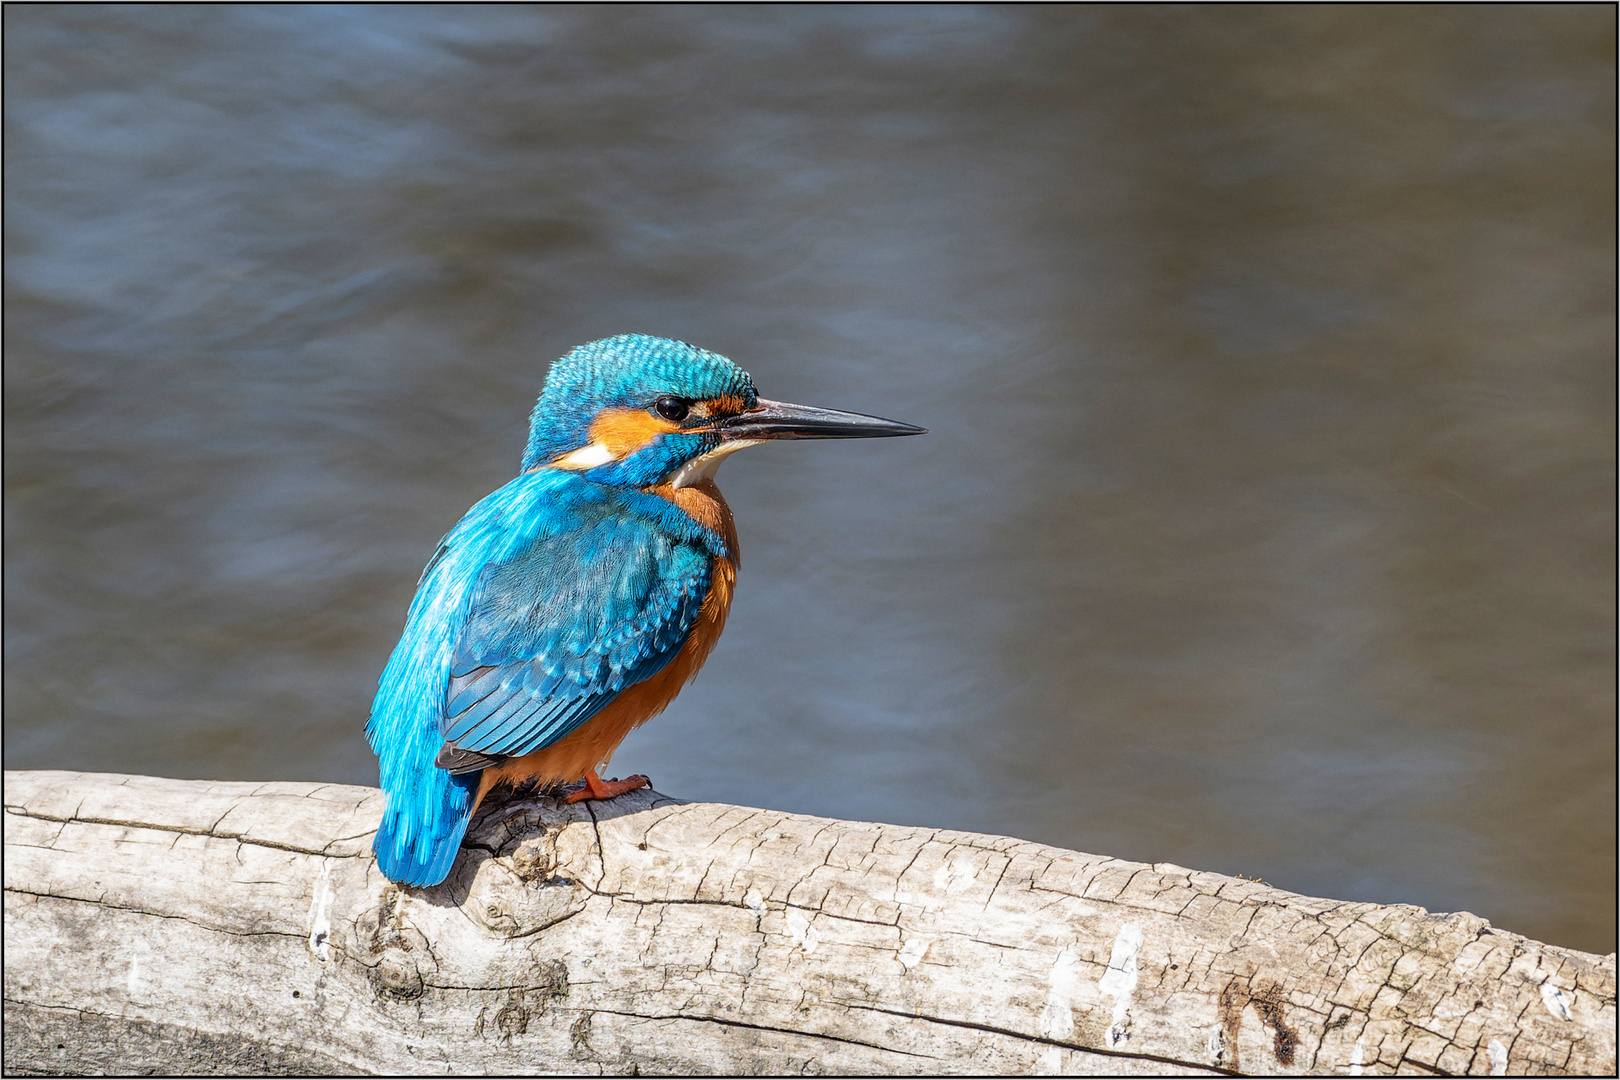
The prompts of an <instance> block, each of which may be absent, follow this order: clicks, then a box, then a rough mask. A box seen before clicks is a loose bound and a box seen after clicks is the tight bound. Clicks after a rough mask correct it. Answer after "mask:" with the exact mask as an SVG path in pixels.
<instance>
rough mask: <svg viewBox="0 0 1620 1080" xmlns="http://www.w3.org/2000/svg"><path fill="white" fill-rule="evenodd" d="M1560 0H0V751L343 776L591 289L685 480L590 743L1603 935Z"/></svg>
mask: <svg viewBox="0 0 1620 1080" xmlns="http://www.w3.org/2000/svg"><path fill="white" fill-rule="evenodd" d="M1614 19H1615V16H1614V11H1613V9H1611V8H1606V7H1596V6H1593V7H1574V8H1555V7H1520V8H1505V7H1489V8H1455V7H1445V8H1439V7H1429V8H1379V7H1371V8H1364V7H1352V8H1271V7H1267V8H1202V9H1200V8H1194V9H1177V10H1164V9H1160V8H1151V9H1136V8H1117V7H1111V8H1101V9H1088V8H1082V9H1055V8H1007V7H993V8H984V9H979V8H966V7H951V8H944V9H918V8H682V7H671V8H654V9H637V8H606V9H596V8H582V9H570V8H541V9H523V8H513V7H499V8H478V7H461V8H431V7H428V8H424V7H409V8H374V7H364V8H284V7H251V6H249V7H241V8H228V7H155V8H146V9H130V10H119V9H107V8H98V7H45V6H21V7H19V6H11V7H8V8H7V9H6V11H5V30H6V37H5V48H6V57H5V59H6V68H5V77H6V87H5V88H6V98H5V104H6V110H7V111H6V134H5V151H6V159H5V161H6V212H7V233H6V236H7V241H8V244H9V249H8V259H7V263H6V270H7V293H6V316H7V320H6V321H7V330H8V337H7V352H6V360H5V378H6V398H5V410H6V413H5V415H6V428H5V449H6V458H5V483H6V549H5V558H6V579H5V580H6V593H5V615H6V661H5V668H6V686H5V706H6V721H7V727H6V742H5V762H6V765H7V767H9V768H35V767H56V768H81V769H105V770H119V771H131V772H144V773H156V774H162V775H172V776H193V777H225V778H264V779H272V778H301V779H326V780H339V781H348V782H363V783H371V782H374V780H375V771H374V766H373V763H372V759H371V756H370V754H369V752H368V751H367V749H366V746H365V743H364V741H363V739H362V736H361V725H362V723H363V721H364V718H365V715H366V710H367V706H368V704H369V701H370V697H371V693H372V690H373V687H374V685H375V679H376V677H377V674H378V672H379V671H380V670H381V668H382V665H383V662H384V660H385V659H386V657H387V655H388V652H389V650H390V648H391V647H392V645H393V642H394V640H395V637H396V636H397V634H398V632H399V630H400V627H401V624H402V621H403V615H404V609H405V605H406V603H407V602H408V600H409V598H410V594H411V589H412V586H413V584H414V583H415V580H416V576H417V573H418V571H419V570H420V569H421V566H422V564H423V563H424V562H425V561H426V559H427V557H428V555H429V554H430V553H431V552H432V550H433V546H434V543H435V541H436V540H437V539H438V537H439V536H440V535H441V534H442V533H444V532H445V530H446V529H447V528H448V527H449V526H450V525H451V524H452V523H454V521H455V520H456V518H457V517H458V516H459V515H460V513H461V512H462V511H463V510H464V509H465V508H466V507H467V506H469V505H470V504H471V503H472V502H474V501H475V500H476V499H478V498H479V497H480V496H482V495H483V494H484V493H486V492H487V491H489V490H490V489H492V488H494V487H496V486H497V485H499V484H500V483H502V482H503V481H504V480H506V479H507V478H508V477H510V476H511V475H512V473H513V472H514V471H515V468H516V464H517V460H518V456H519V453H520V451H521V449H522V444H523V438H524V423H525V417H526V414H527V412H528V410H529V408H530V406H531V405H532V402H533V399H534V396H535V394H536V393H537V392H538V389H539V384H540V380H541V377H542V375H543V372H544V369H545V364H546V362H547V361H548V360H549V359H550V358H552V357H554V356H557V355H559V354H560V353H562V352H563V351H565V350H566V349H567V348H568V347H569V346H571V345H573V344H576V343H578V342H582V341H586V340H590V339H593V338H598V337H602V336H605V335H607V334H611V333H616V332H620V331H640V332H645V333H654V334H662V335H667V336H672V337H679V338H684V339H687V340H690V341H693V342H696V343H699V344H701V345H704V346H706V347H708V348H712V349H716V350H719V351H722V352H725V353H727V354H729V355H731V356H732V357H734V358H736V359H737V360H738V361H739V362H741V363H742V364H743V365H744V366H745V367H747V368H749V369H750V370H751V371H752V372H753V373H754V375H755V378H756V379H757V381H758V383H759V385H760V387H761V389H762V390H763V391H764V392H765V393H766V394H768V395H769V396H772V397H778V398H786V399H789V400H797V401H806V402H811V403H817V404H824V405H829V406H834V407H842V408H850V409H857V410H861V411H868V412H876V413H879V414H882V415H886V416H894V417H897V418H900V419H904V420H909V421H912V422H915V423H919V424H924V425H927V426H928V427H930V428H932V429H933V432H934V433H933V434H932V435H930V436H928V437H927V438H923V439H908V440H900V441H895V442H884V443H870V444H823V445H794V446H777V447H768V448H764V449H760V450H756V451H751V452H750V453H748V454H745V455H743V456H742V457H741V458H740V459H738V460H737V461H735V462H734V463H732V464H729V465H727V467H726V469H725V470H724V471H723V472H722V474H721V480H722V482H723V484H724V486H725V489H726V491H727V493H728V495H729V496H730V498H731V501H732V503H733V505H734V506H735V507H736V508H737V511H738V518H739V522H740V526H741V530H742V536H743V546H744V562H743V577H742V581H741V586H740V592H739V598H738V602H737V607H736V609H735V611H734V614H733V616H732V621H731V626H730V628H729V630H728V631H727V634H726V637H725V639H724V640H723V641H722V643H721V645H720V648H719V650H718V651H717V653H716V655H715V656H714V658H713V659H712V660H711V661H710V664H709V667H708V669H707V670H706V672H705V673H704V675H703V677H702V678H700V679H699V680H698V682H697V683H696V684H695V685H693V686H692V687H691V688H690V689H688V690H687V692H686V693H685V694H684V695H683V696H682V697H681V699H680V700H679V702H677V704H676V705H675V706H674V707H673V708H672V709H671V710H670V712H669V713H667V714H666V715H665V716H664V717H662V718H661V719H659V720H658V721H656V722H654V723H653V724H651V725H649V726H648V727H647V728H645V729H643V731H642V732H640V733H638V734H637V735H635V736H633V737H632V738H631V740H630V741H629V742H628V743H626V745H625V747H624V748H623V749H622V750H621V752H620V755H619V757H618V759H617V762H616V765H617V767H618V768H617V769H616V770H615V771H621V770H622V771H631V770H640V771H645V772H648V773H651V774H652V776H653V777H654V779H655V780H656V781H657V783H658V786H659V787H660V788H661V789H663V790H666V791H669V792H671V793H675V794H678V795H681V796H685V797H687V798H694V799H719V800H728V801H735V802H742V803H751V804H755V805H762V806H771V807H778V808H783V809H789V810H798V811H806V812H812V813H822V814H832V815H839V816H845V817H855V818H867V819H877V820H887V821H900V822H915V823H926V824H933V825H939V826H949V827H956V828H965V829H974V830H981V831H988V832H1004V833H1010V834H1013V835H1018V836H1023V837H1028V838H1031V839H1037V840H1042V841H1047V842H1050V843H1054V844H1060V845H1064V846H1068V847H1076V848H1081V849H1084V850H1089V851H1100V852H1106V853H1109V854H1114V855H1118V856H1122V857H1127V858H1132V859H1143V860H1168V861H1173V862H1177V863H1182V864H1185V865H1188V866H1196V867H1200V868H1204V869H1210V870H1220V871H1225V872H1229V873H1242V874H1246V875H1251V876H1252V875H1258V876H1261V877H1264V878H1265V879H1266V880H1268V881H1270V882H1272V883H1274V884H1277V885H1280V886H1283V887H1286V888H1290V889H1295V890H1299V891H1303V892H1307V893H1314V894H1320V895H1328V896H1335V897H1342V898H1346V899H1356V900H1375V901H1410V902H1414V903H1419V904H1423V905H1425V906H1428V907H1430V908H1435V909H1446V910H1450V909H1468V910H1472V911H1475V912H1478V913H1479V914H1481V915H1484V916H1485V917H1487V918H1489V919H1491V920H1493V921H1494V922H1496V923H1497V924H1498V925H1501V926H1505V927H1507V928H1509V929H1513V930H1517V931H1521V932H1524V933H1528V934H1531V935H1534V936H1536V937H1539V938H1543V939H1546V940H1549V941H1554V942H1557V943H1560V944H1566V945H1574V946H1579V947H1582V948H1587V949H1596V950H1600V951H1607V950H1610V949H1613V948H1614V947H1615V933H1614V928H1615V895H1614V881H1615V859H1614V853H1615V805H1614V798H1615V789H1614V761H1615V738H1614V708H1615V700H1614V678H1615V633H1614V629H1615V611H1614V596H1615V577H1614V542H1615V515H1614V507H1615V499H1614V483H1615V470H1614V465H1615V453H1614V450H1615V424H1614V416H1615V413H1614V409H1615V404H1614V402H1615V363H1614V350H1615V322H1614V314H1615V312H1614V296H1615V273H1614V230H1615V217H1614V205H1615V203H1614V199H1615V173H1614V169H1615V138H1614V130H1615V120H1616V117H1615V99H1614V78H1615V50H1614V40H1615V23H1614Z"/></svg>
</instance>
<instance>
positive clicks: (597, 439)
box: [591, 409, 681, 458]
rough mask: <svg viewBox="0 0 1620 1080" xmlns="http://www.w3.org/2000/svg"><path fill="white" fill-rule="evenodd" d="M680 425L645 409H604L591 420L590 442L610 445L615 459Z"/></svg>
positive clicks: (674, 429)
mask: <svg viewBox="0 0 1620 1080" xmlns="http://www.w3.org/2000/svg"><path fill="white" fill-rule="evenodd" d="M679 430H681V425H679V424H674V423H671V422H670V421H668V420H665V419H664V418H663V417H661V416H654V415H653V414H652V413H650V412H647V411H646V410H645V409H603V410H602V411H601V413H600V414H599V415H598V416H597V417H596V419H595V420H593V421H592V422H591V442H593V443H600V444H602V445H603V446H605V447H607V448H608V450H609V451H610V452H611V453H612V454H613V456H614V457H615V458H624V457H628V456H630V455H631V454H633V453H635V452H636V451H637V450H640V449H641V448H642V447H644V446H646V445H647V444H648V443H650V442H652V441H653V440H654V439H656V438H658V436H660V435H667V434H669V433H670V432H672V431H679Z"/></svg>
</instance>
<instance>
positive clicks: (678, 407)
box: [653, 397, 692, 423]
mask: <svg viewBox="0 0 1620 1080" xmlns="http://www.w3.org/2000/svg"><path fill="white" fill-rule="evenodd" d="M653 408H654V409H656V410H658V415H659V416H662V417H663V418H664V419H665V420H674V421H676V422H677V423H678V422H680V421H682V420H685V419H686V414H687V413H689V412H691V411H692V406H690V405H688V404H687V403H686V402H684V401H682V400H681V399H680V398H678V397H661V398H659V399H658V404H656V405H654V406H653Z"/></svg>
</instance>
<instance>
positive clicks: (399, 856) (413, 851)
mask: <svg viewBox="0 0 1620 1080" xmlns="http://www.w3.org/2000/svg"><path fill="white" fill-rule="evenodd" d="M479 775H480V774H479V773H462V774H461V775H459V776H451V775H450V774H449V773H447V772H445V771H444V770H443V769H439V768H435V767H434V766H433V765H432V763H431V762H430V763H428V767H427V768H426V769H423V770H422V771H421V772H419V773H417V774H416V776H415V777H413V778H412V780H413V781H414V782H412V783H410V784H409V785H408V786H407V787H406V788H405V789H404V790H397V789H396V790H391V791H389V792H388V809H386V810H384V811H383V819H382V824H381V825H380V826H378V828H377V838H376V839H375V840H373V841H372V844H371V848H372V850H373V851H375V852H376V853H377V867H378V869H380V870H381V871H382V872H383V873H384V874H386V875H388V879H389V880H390V881H397V882H399V883H400V884H401V885H437V884H438V883H439V882H441V881H443V880H444V879H445V878H446V877H448V876H449V874H450V867H451V865H452V864H454V863H455V861H456V852H458V851H460V850H461V838H462V836H463V835H465V834H466V832H467V822H468V821H469V820H470V819H471V818H472V811H473V799H474V797H475V796H477V794H478V777H479Z"/></svg>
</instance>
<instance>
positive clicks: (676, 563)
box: [366, 334, 925, 886]
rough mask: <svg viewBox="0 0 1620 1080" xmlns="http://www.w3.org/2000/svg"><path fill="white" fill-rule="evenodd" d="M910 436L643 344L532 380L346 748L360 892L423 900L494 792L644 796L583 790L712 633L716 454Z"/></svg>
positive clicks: (724, 515)
mask: <svg viewBox="0 0 1620 1080" xmlns="http://www.w3.org/2000/svg"><path fill="white" fill-rule="evenodd" d="M924 431H925V429H923V428H919V427H913V426H912V425H910V424H902V423H900V422H898V421H895V420H885V419H883V418H882V417H877V416H866V415H863V414H861V413H850V412H838V411H835V410H833V409H820V408H815V407H813V406H808V405H789V404H786V403H783V402H780V401H769V400H766V399H765V398H762V397H760V396H759V395H758V394H756V393H755V392H754V381H753V379H751V378H750V377H749V375H748V373H747V372H746V371H744V370H743V369H742V368H740V367H738V366H737V365H736V364H734V363H732V362H731V361H730V360H728V359H726V358H725V357H724V356H721V355H719V354H718V353H712V352H709V351H708V350H706V349H699V348H696V347H694V346H691V345H687V344H685V343H683V342H679V341H670V340H668V339H665V338H656V337H648V336H646V335H643V334H621V335H619V336H617V337H610V338H605V339H604V340H602V341H593V342H591V343H590V344H588V345H581V346H579V347H578V348H576V349H573V350H572V351H570V352H569V353H568V355H566V356H564V357H563V358H562V359H560V360H558V361H557V362H556V363H554V364H552V365H551V370H550V371H549V372H548V373H547V375H546V381H545V386H544V388H543V389H542V390H541V393H540V400H539V401H538V402H537V403H536V405H535V407H534V414H533V415H532V416H531V418H530V421H529V442H528V446H527V447H526V448H525V450H524V452H523V461H522V465H521V466H520V469H519V472H518V476H517V478H516V479H514V480H512V481H510V482H509V483H507V484H506V485H505V486H504V487H501V488H499V489H498V490H496V491H495V492H493V493H492V494H490V495H488V496H486V497H485V498H484V499H483V500H482V501H481V502H479V503H478V504H477V505H476V506H474V507H473V508H472V509H471V510H469V511H467V513H466V516H464V517H463V518H462V519H461V521H460V522H458V523H457V524H456V527H455V528H453V529H451V530H450V532H449V534H448V535H446V536H445V538H444V539H443V540H442V541H440V543H439V547H438V550H437V551H436V552H435V553H434V555H433V558H432V559H430V560H429V561H428V564H427V568H426V569H425V570H423V571H422V576H421V578H420V579H419V580H418V581H417V584H416V596H415V598H414V599H412V601H411V606H410V610H409V612H408V613H407V615H406V617H405V631H404V633H403V634H402V635H401V636H400V639H399V644H398V645H397V646H395V648H394V652H393V655H392V656H391V657H390V658H389V661H388V666H387V667H386V668H385V669H384V670H383V673H382V677H381V678H380V679H379V680H378V687H377V697H376V699H375V700H374V701H373V703H372V706H371V718H370V719H369V720H368V721H367V723H366V737H367V739H368V740H369V741H370V743H371V748H372V750H373V751H375V752H376V754H377V760H378V765H379V772H380V774H381V779H382V789H383V791H384V792H386V793H387V797H388V799H387V806H386V808H385V809H384V811H383V818H382V824H381V825H380V826H379V827H378V829H377V836H376V839H375V840H374V841H373V843H372V848H373V850H374V851H375V852H376V854H377V865H378V867H379V868H381V870H382V872H383V873H384V874H386V875H387V876H388V878H389V879H390V880H392V881H395V882H398V883H400V884H403V885H416V886H426V885H437V884H438V883H439V882H441V881H443V880H444V879H445V878H446V877H447V876H448V875H449V873H450V868H451V866H452V864H453V863H454V862H455V858H456V852H457V851H458V850H459V849H460V847H461V840H462V836H463V834H465V833H466V831H467V823H468V822H469V821H470V820H471V819H472V816H473V813H474V812H475V811H476V810H477V809H478V806H479V804H480V803H481V802H482V801H483V800H484V798H485V796H487V795H488V794H489V793H490V792H491V791H493V790H495V789H497V788H502V789H505V788H519V787H523V788H527V787H529V786H534V787H538V788H541V789H551V788H555V787H557V786H558V785H562V784H566V783H572V782H574V781H578V780H583V781H584V786H583V787H582V788H579V789H578V790H575V791H572V792H571V793H570V794H568V795H567V800H568V801H569V802H578V801H580V800H582V799H611V798H615V797H617V796H619V795H622V794H624V793H625V792H627V791H632V790H634V789H636V788H638V787H642V786H644V785H646V784H647V783H648V780H647V778H646V777H645V776H631V777H628V778H627V779H624V780H604V779H602V777H601V776H600V775H599V774H598V772H597V770H598V768H601V767H603V766H604V765H605V763H606V761H607V759H608V758H609V757H611V756H612V754H613V751H614V750H615V749H617V748H618V745H619V743H621V742H623V741H624V738H625V736H626V735H628V734H630V732H631V731H632V730H634V729H635V728H637V727H639V726H640V725H641V724H643V723H645V722H646V721H647V720H649V719H651V718H652V717H654V716H656V715H658V714H659V713H660V712H662V711H663V710H664V707H665V706H667V705H668V704H669V703H670V702H671V701H673V700H674V699H675V695H676V694H677V693H679V692H680V690H681V688H682V687H683V686H685V685H686V683H687V682H689V681H690V680H691V679H692V678H693V677H694V676H695V675H696V674H697V672H698V669H699V668H700V667H702V666H703V662H704V661H705V660H706V659H708V656H709V652H710V650H712V649H713V648H714V645H715V642H716V641H717V640H719V637H720V631H721V630H722V629H723V628H724V627H725V624H726V614H727V612H728V611H729V610H730V607H731V596H732V592H733V588H734V586H735V585H736V581H737V530H736V526H735V524H734V523H733V521H732V516H731V508H730V507H728V506H727V505H726V500H725V499H724V498H722V497H721V495H720V489H719V488H718V487H716V486H715V483H714V474H715V470H716V469H717V468H719V466H720V463H721V462H722V461H724V460H725V458H726V457H727V455H729V454H732V453H734V452H736V451H738V450H741V449H743V448H744V447H747V446H757V445H758V444H760V443H763V442H767V441H770V440H773V439H861V438H873V437H879V436H892V435H921V434H923V433H924Z"/></svg>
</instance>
